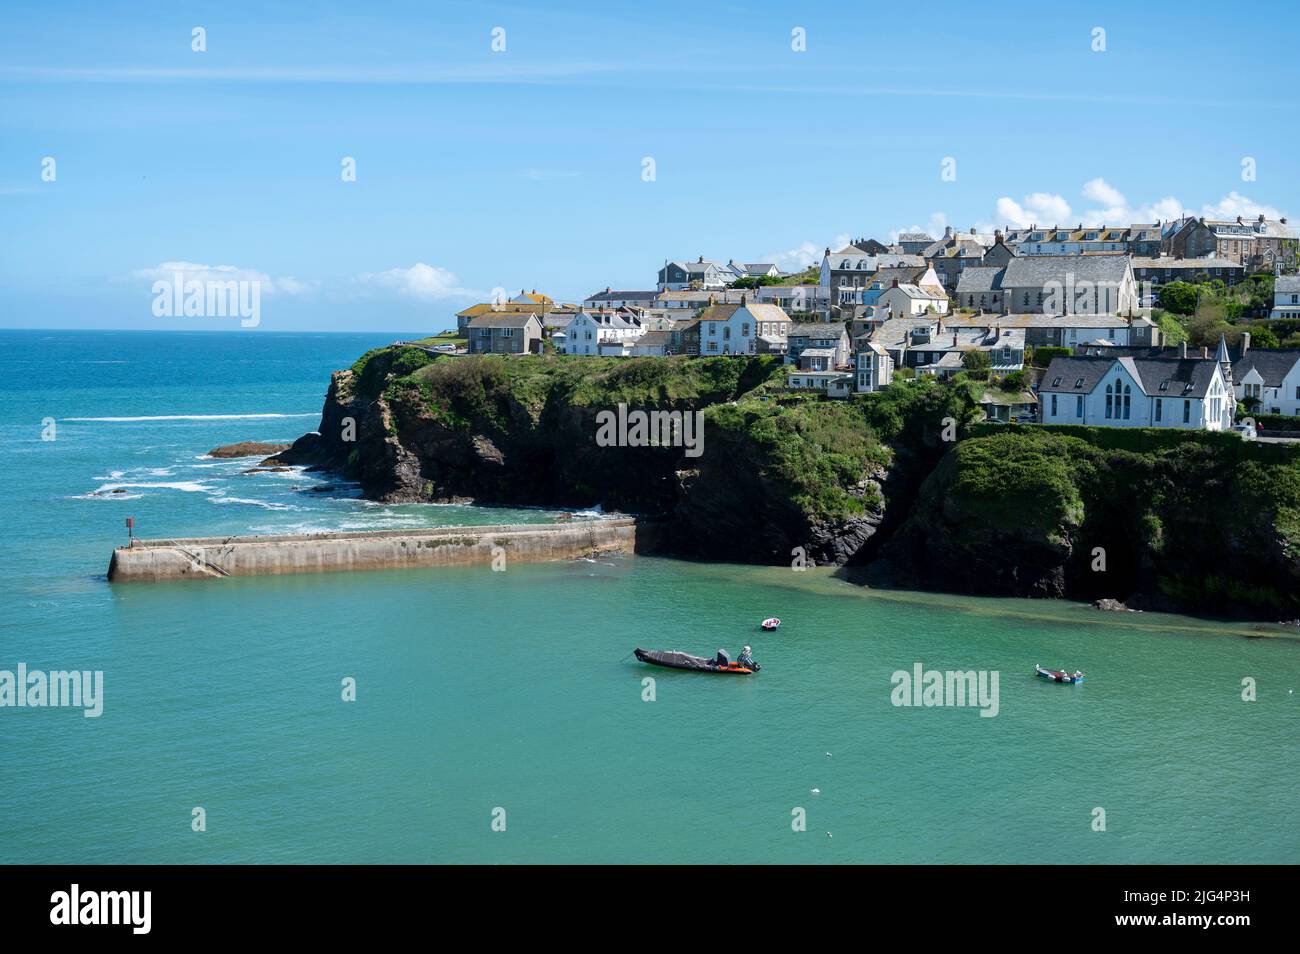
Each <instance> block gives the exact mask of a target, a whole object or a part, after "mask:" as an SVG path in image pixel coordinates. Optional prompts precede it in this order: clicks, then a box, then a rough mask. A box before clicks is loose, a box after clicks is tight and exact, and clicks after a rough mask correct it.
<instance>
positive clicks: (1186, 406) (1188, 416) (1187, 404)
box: [1183, 401, 1192, 424]
mask: <svg viewBox="0 0 1300 954" xmlns="http://www.w3.org/2000/svg"><path fill="white" fill-rule="evenodd" d="M1191 420H1192V402H1191V401H1184V402H1183V423H1184V424H1188V423H1190V422H1191Z"/></svg>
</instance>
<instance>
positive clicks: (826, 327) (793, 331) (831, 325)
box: [786, 321, 844, 338]
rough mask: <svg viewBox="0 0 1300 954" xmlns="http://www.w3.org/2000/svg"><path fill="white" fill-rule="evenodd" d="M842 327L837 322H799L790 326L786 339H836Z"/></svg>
mask: <svg viewBox="0 0 1300 954" xmlns="http://www.w3.org/2000/svg"><path fill="white" fill-rule="evenodd" d="M842 334H844V325H842V324H840V323H839V322H838V321H801V322H797V323H795V324H793V325H791V326H790V330H789V331H788V332H786V337H788V338H838V337H839V336H840V335H842Z"/></svg>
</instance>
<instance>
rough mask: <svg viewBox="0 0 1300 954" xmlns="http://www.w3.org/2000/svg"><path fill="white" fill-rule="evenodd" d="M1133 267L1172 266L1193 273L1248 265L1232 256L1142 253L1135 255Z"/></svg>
mask: <svg viewBox="0 0 1300 954" xmlns="http://www.w3.org/2000/svg"><path fill="white" fill-rule="evenodd" d="M1133 267H1134V268H1135V269H1136V268H1172V269H1175V270H1177V271H1188V272H1191V273H1192V274H1196V273H1197V272H1203V271H1205V270H1207V269H1210V268H1242V269H1244V268H1245V267H1246V266H1244V265H1242V264H1241V263H1240V262H1234V261H1233V260H1232V259H1230V258H1216V257H1215V256H1213V255H1207V256H1205V257H1203V258H1171V257H1167V256H1164V255H1162V256H1160V257H1159V258H1146V257H1144V256H1141V255H1134V256H1133Z"/></svg>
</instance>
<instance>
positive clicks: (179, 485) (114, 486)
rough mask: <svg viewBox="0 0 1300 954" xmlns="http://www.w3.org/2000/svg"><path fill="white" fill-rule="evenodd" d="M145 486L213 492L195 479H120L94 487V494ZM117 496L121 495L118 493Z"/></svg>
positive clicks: (204, 492)
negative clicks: (120, 480) (119, 480)
mask: <svg viewBox="0 0 1300 954" xmlns="http://www.w3.org/2000/svg"><path fill="white" fill-rule="evenodd" d="M145 487H150V488H155V489H158V490H183V491H185V492H186V493H191V494H207V493H213V492H214V488H213V487H211V486H210V485H208V484H205V483H202V482H200V481H197V480H174V481H166V480H161V481H145V480H142V481H122V482H120V483H108V484H103V485H102V486H100V487H98V488H96V489H95V491H94V493H95V494H111V493H112V492H113V491H114V490H119V489H126V488H130V489H142V488H145ZM118 496H121V495H120V494H119V495H118Z"/></svg>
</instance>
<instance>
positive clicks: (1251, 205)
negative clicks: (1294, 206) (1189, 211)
mask: <svg viewBox="0 0 1300 954" xmlns="http://www.w3.org/2000/svg"><path fill="white" fill-rule="evenodd" d="M1284 214H1285V213H1283V212H1279V211H1278V210H1277V209H1275V208H1274V207H1273V206H1271V205H1261V204H1260V203H1258V202H1255V201H1254V200H1252V199H1249V198H1247V197H1246V196H1244V195H1241V194H1240V193H1238V192H1236V191H1233V192H1229V193H1228V194H1227V195H1225V196H1224V197H1223V198H1222V199H1220V200H1219V201H1218V202H1217V203H1215V204H1213V205H1203V206H1201V215H1203V216H1205V217H1206V218H1207V219H1235V218H1236V217H1237V216H1239V215H1240V216H1241V217H1242V218H1243V219H1257V218H1259V217H1260V216H1261V215H1263V216H1264V217H1265V218H1269V219H1280V218H1282V216H1283V215H1284Z"/></svg>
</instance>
